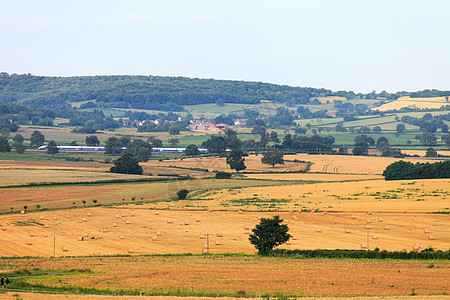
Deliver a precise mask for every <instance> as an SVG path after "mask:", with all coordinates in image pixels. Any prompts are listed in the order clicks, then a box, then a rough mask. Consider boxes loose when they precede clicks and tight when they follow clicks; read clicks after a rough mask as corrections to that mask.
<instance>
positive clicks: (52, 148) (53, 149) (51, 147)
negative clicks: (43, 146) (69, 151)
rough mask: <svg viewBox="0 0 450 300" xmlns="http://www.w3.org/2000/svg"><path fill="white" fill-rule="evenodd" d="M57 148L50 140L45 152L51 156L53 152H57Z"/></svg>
mask: <svg viewBox="0 0 450 300" xmlns="http://www.w3.org/2000/svg"><path fill="white" fill-rule="evenodd" d="M58 152H59V149H58V146H56V143H55V141H53V140H51V141H50V142H48V145H47V154H51V155H52V156H53V155H55V154H58Z"/></svg>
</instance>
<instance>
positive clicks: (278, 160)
mask: <svg viewBox="0 0 450 300" xmlns="http://www.w3.org/2000/svg"><path fill="white" fill-rule="evenodd" d="M283 156H284V155H283V152H281V151H280V150H272V151H267V152H266V153H264V156H263V157H262V158H261V162H262V163H263V164H266V165H271V166H272V168H275V165H284V158H283Z"/></svg>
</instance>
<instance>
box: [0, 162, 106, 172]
mask: <svg viewBox="0 0 450 300" xmlns="http://www.w3.org/2000/svg"><path fill="white" fill-rule="evenodd" d="M111 166H112V164H102V163H93V162H59V161H20V160H0V170H3V169H6V170H15V169H17V170H28V169H34V170H75V171H97V172H107V171H109V168H111Z"/></svg>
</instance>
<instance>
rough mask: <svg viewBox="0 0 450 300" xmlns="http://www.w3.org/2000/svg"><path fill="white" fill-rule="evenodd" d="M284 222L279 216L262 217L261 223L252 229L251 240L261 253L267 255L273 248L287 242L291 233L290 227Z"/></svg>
mask: <svg viewBox="0 0 450 300" xmlns="http://www.w3.org/2000/svg"><path fill="white" fill-rule="evenodd" d="M281 223H283V219H280V217H279V216H274V217H273V218H262V219H261V221H260V223H259V224H258V225H256V226H255V228H253V229H252V232H253V234H251V235H250V236H249V238H248V239H249V241H250V243H251V244H253V245H254V246H255V248H256V249H257V250H258V251H259V254H261V255H267V254H269V253H270V251H272V249H273V248H275V247H277V246H279V245H282V244H284V243H285V242H287V241H288V240H289V239H290V238H291V235H290V234H289V233H288V231H289V228H288V226H287V225H286V224H281Z"/></svg>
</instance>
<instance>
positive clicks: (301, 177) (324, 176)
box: [245, 173, 383, 181]
mask: <svg viewBox="0 0 450 300" xmlns="http://www.w3.org/2000/svg"><path fill="white" fill-rule="evenodd" d="M245 177H247V178H254V179H268V180H298V181H362V180H371V179H382V178H383V177H382V176H381V175H377V174H375V175H367V174H339V173H283V174H270V173H267V174H245Z"/></svg>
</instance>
